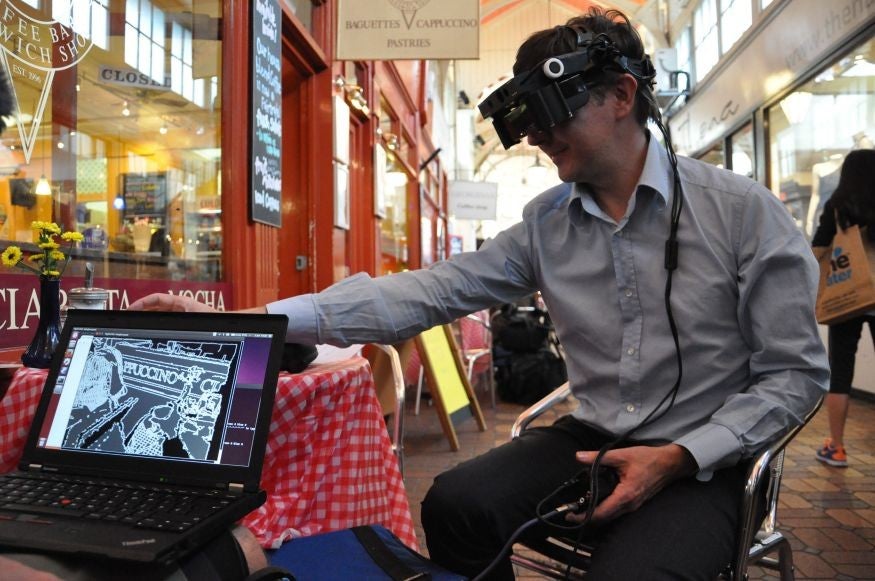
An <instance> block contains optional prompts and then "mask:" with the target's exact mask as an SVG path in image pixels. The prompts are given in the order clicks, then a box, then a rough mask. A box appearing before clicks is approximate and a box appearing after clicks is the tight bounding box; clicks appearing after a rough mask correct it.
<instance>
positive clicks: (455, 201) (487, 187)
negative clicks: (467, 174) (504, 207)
mask: <svg viewBox="0 0 875 581" xmlns="http://www.w3.org/2000/svg"><path fill="white" fill-rule="evenodd" d="M497 202H498V184H497V183H495V182H469V181H462V180H455V181H451V182H450V214H451V215H452V216H455V217H456V218H457V219H459V220H495V217H496V207H497Z"/></svg>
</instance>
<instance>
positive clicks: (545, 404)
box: [510, 381, 571, 439]
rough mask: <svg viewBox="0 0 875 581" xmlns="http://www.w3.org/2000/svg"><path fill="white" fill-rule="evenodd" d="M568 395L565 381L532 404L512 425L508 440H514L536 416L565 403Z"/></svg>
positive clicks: (568, 390)
mask: <svg viewBox="0 0 875 581" xmlns="http://www.w3.org/2000/svg"><path fill="white" fill-rule="evenodd" d="M570 394H571V386H569V385H568V382H567V381H566V382H565V383H563V384H562V385H560V386H559V387H557V388H556V389H554V390H553V391H551V392H550V393H548V394H547V395H545V396H544V397H543V398H541V399H540V400H538V401H536V402H535V403H533V404H532V405H531V406H530V407H529V408H528V409H526V410H525V411H524V412H523V413H521V414H520V415H519V417H517V419H516V421H515V422H514V423H513V427H512V428H511V429H510V438H511V439H514V438H516V437H517V436H519V435H520V433H521V432H522V431H523V430H525V429H526V427H528V425H529V424H530V423H532V421H534V420H535V419H536V418H537V417H538V416H540V415H541V414H543V413H544V412H546V411H547V410H549V409H550V408H552V407H553V406H554V405H556V404H557V403H559V402H562V401H565V398H567V397H568V396H569V395H570Z"/></svg>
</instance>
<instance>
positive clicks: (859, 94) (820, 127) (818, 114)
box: [767, 40, 875, 238]
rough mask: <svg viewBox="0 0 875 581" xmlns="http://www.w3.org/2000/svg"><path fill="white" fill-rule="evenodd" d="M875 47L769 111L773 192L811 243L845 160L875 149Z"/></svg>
mask: <svg viewBox="0 0 875 581" xmlns="http://www.w3.org/2000/svg"><path fill="white" fill-rule="evenodd" d="M873 94H875V43H873V41H872V40H868V41H866V42H864V43H863V44H861V45H859V46H857V47H856V48H855V49H853V50H851V51H850V52H848V53H847V54H845V55H844V56H842V57H841V58H839V59H838V60H837V61H836V62H835V63H834V64H833V65H831V66H829V67H828V68H826V69H825V70H823V71H822V72H820V73H819V74H818V75H816V76H815V77H814V79H812V80H811V81H809V82H808V83H806V84H804V85H802V86H800V87H799V88H797V89H796V90H795V91H794V92H793V93H790V94H789V95H787V96H786V97H784V98H783V99H782V100H781V101H780V102H779V103H778V104H776V105H775V106H773V107H770V108H769V109H767V118H768V121H769V143H768V147H769V149H768V156H769V162H770V172H769V173H770V176H771V178H770V183H769V187H770V189H771V190H772V191H773V192H775V194H776V195H777V196H778V197H779V198H780V199H781V200H782V201H783V202H784V204H785V205H786V206H787V209H788V210H789V211H790V213H791V214H792V215H793V218H794V219H795V221H796V223H797V224H798V225H799V227H800V228H802V229H803V230H804V232H805V234H806V235H807V236H808V237H809V238H810V237H811V236H812V235H813V234H814V231H815V229H816V228H817V224H818V221H819V219H820V214H821V212H822V210H823V205H824V203H826V201H827V200H828V199H829V197H830V195H831V194H832V192H833V191H834V190H835V188H836V186H837V185H838V177H839V169H840V167H841V163H842V160H843V159H844V157H845V155H846V154H847V153H848V152H849V151H851V150H854V149H861V148H867V149H868V148H872V147H873V142H872V136H873V135H875V97H873Z"/></svg>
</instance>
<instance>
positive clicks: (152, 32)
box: [0, 0, 223, 282]
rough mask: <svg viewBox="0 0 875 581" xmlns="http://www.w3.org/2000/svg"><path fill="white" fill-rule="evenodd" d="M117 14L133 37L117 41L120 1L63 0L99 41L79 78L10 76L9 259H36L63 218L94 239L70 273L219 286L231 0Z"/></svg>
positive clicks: (3, 155)
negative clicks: (50, 227) (35, 233)
mask: <svg viewBox="0 0 875 581" xmlns="http://www.w3.org/2000/svg"><path fill="white" fill-rule="evenodd" d="M117 4H118V3H113V9H114V10H115V9H116V8H117V9H118V10H119V12H121V11H124V14H121V13H120V14H118V18H119V20H120V21H124V22H125V34H124V35H115V36H108V35H106V34H105V30H106V19H107V13H106V9H107V6H108V1H107V0H90V1H89V2H79V1H78V0H55V1H54V2H53V3H52V4H51V6H52V10H53V11H54V12H52V13H51V14H54V13H55V12H57V11H58V10H61V9H62V8H63V9H64V10H65V11H66V10H67V9H69V8H71V7H72V12H69V11H66V15H65V19H64V20H61V22H62V23H72V24H71V26H72V29H73V33H74V34H77V35H81V37H84V38H86V39H90V44H89V45H88V46H87V47H85V48H87V50H84V49H83V50H80V52H79V56H78V61H77V62H76V63H75V69H74V70H75V74H71V71H70V70H69V69H58V70H57V71H56V73H57V74H55V75H54V76H52V75H44V76H43V77H42V79H39V78H25V77H22V76H13V77H12V78H11V82H12V84H13V85H14V88H15V98H16V111H17V113H16V115H15V116H13V117H12V118H10V119H6V120H5V121H6V122H7V123H6V124H7V130H6V131H5V132H4V133H3V134H2V136H0V251H2V250H3V249H5V248H6V246H7V245H9V244H16V245H19V246H23V247H24V249H25V250H31V249H32V248H29V245H30V244H32V243H33V238H32V233H31V229H30V225H31V222H33V221H53V222H56V223H58V224H59V225H60V226H61V227H62V229H63V230H67V231H69V230H77V231H79V232H81V233H82V234H83V235H84V237H85V240H84V242H83V243H82V244H80V246H79V248H77V249H75V250H74V251H73V253H72V257H73V262H72V263H71V264H70V266H69V267H68V270H67V273H68V275H73V276H76V275H80V276H81V274H82V273H83V272H84V262H85V261H89V262H92V263H93V264H94V266H95V268H96V275H97V276H98V277H107V278H109V277H111V278H120V279H125V278H127V279H172V280H184V281H188V282H195V281H220V280H222V261H221V254H222V235H223V226H222V212H221V208H222V204H221V196H222V184H221V168H222V163H221V162H222V155H221V149H220V144H221V124H220V119H221V104H220V103H221V102H220V100H219V99H217V96H218V95H219V94H220V92H221V83H222V77H221V53H222V41H221V22H222V2H221V0H204V1H201V2H197V3H194V4H190V3H189V4H185V3H182V4H179V5H178V6H177V5H176V4H169V3H161V4H160V6H161V9H158V8H157V7H156V6H155V5H153V4H152V3H150V2H149V1H148V0H127V1H126V2H122V3H120V4H118V6H117ZM44 6H45V9H46V11H48V3H44ZM88 7H90V8H88ZM86 8H87V9H86ZM51 14H50V13H48V12H47V13H46V14H42V15H39V14H37V15H35V16H34V18H35V20H36V21H38V22H41V21H46V20H50V19H51V18H52V16H51ZM80 26H81V27H83V28H82V30H80V29H79V28H77V27H80ZM101 39H103V40H101ZM101 42H105V43H106V44H107V45H108V46H106V47H105V48H104V47H103V46H102V45H101ZM131 55H133V57H132V56H131ZM134 57H135V58H134ZM129 58H131V59H133V62H132V61H131V60H129ZM165 62H167V63H168V66H169V67H170V68H171V69H172V70H173V71H174V72H175V74H176V76H175V77H174V78H172V79H169V81H170V82H167V83H165V75H164V71H165V68H164V63H165ZM156 63H157V64H158V65H159V66H156ZM132 67H133V68H132ZM156 77H157V78H158V79H160V80H156ZM38 81H42V82H43V83H44V84H40V82H38ZM174 83H175V84H174ZM44 87H45V92H43V88H44ZM16 272H17V271H14V270H7V271H6V273H7V274H15V273H16Z"/></svg>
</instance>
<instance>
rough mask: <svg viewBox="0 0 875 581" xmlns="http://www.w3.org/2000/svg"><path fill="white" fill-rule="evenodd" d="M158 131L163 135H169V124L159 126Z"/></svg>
mask: <svg viewBox="0 0 875 581" xmlns="http://www.w3.org/2000/svg"><path fill="white" fill-rule="evenodd" d="M158 133H160V134H161V135H167V126H166V125H161V127H159V128H158Z"/></svg>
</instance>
